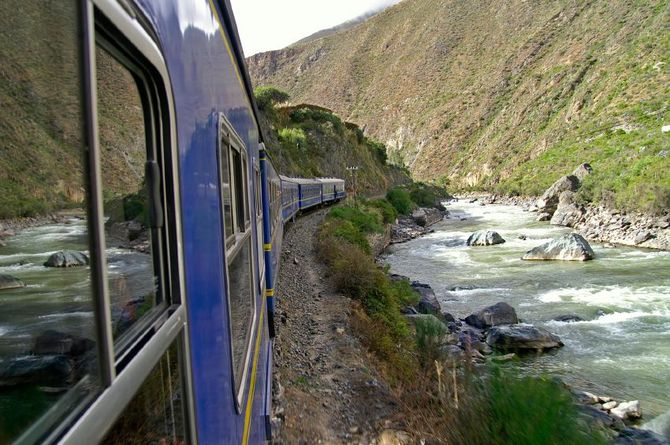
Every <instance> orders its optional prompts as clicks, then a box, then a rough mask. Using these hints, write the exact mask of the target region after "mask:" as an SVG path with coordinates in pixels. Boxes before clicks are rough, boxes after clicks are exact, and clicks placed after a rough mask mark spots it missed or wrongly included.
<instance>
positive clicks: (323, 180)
mask: <svg viewBox="0 0 670 445" xmlns="http://www.w3.org/2000/svg"><path fill="white" fill-rule="evenodd" d="M316 180H317V181H319V182H321V183H324V184H334V183H338V182H344V179H340V178H316Z"/></svg>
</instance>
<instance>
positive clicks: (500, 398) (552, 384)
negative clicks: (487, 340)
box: [444, 368, 605, 445]
mask: <svg viewBox="0 0 670 445" xmlns="http://www.w3.org/2000/svg"><path fill="white" fill-rule="evenodd" d="M462 386H463V387H462V388H460V393H461V394H462V395H463V396H462V397H461V398H460V403H459V406H458V409H457V410H452V411H451V415H449V416H447V422H446V425H444V429H445V432H446V435H447V437H446V439H448V441H449V443H467V444H473V445H479V444H481V445H484V444H487V445H488V444H491V445H512V444H521V443H523V444H529V445H533V444H537V445H542V444H568V443H569V444H584V445H586V444H604V443H605V440H604V437H603V436H602V434H601V433H600V432H599V431H593V430H591V429H590V428H589V426H588V425H586V424H585V423H581V422H579V421H578V418H579V413H578V411H577V408H576V406H575V404H574V402H573V400H572V397H571V395H570V392H569V391H568V390H567V389H566V388H565V387H564V386H563V384H562V383H560V382H558V381H556V380H553V379H550V378H547V377H528V376H525V377H518V376H516V375H514V374H512V372H506V371H504V370H502V369H500V368H491V369H489V370H488V371H486V372H484V373H483V374H481V375H478V376H473V375H469V376H466V378H465V379H464V381H463V383H462Z"/></svg>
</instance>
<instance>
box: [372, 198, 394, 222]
mask: <svg viewBox="0 0 670 445" xmlns="http://www.w3.org/2000/svg"><path fill="white" fill-rule="evenodd" d="M367 204H368V205H370V206H372V207H375V208H377V209H378V210H379V211H380V212H381V215H382V221H383V222H384V224H392V223H394V222H395V220H396V219H397V218H398V211H397V210H396V209H395V207H393V204H391V203H390V202H389V201H387V200H386V199H373V200H371V201H367Z"/></svg>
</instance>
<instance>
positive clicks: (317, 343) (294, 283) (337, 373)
mask: <svg viewBox="0 0 670 445" xmlns="http://www.w3.org/2000/svg"><path fill="white" fill-rule="evenodd" d="M328 211H329V210H326V209H324V210H318V211H316V212H313V213H310V214H308V215H305V216H304V217H302V218H299V219H298V220H297V221H296V222H294V223H292V224H290V225H289V226H288V227H287V229H286V233H285V236H284V244H283V246H284V247H283V252H282V261H281V269H280V271H279V281H278V283H277V291H278V295H279V297H278V299H277V316H276V322H277V337H276V339H275V351H274V364H275V373H274V383H273V402H274V403H273V428H274V430H275V431H274V437H275V438H276V442H277V443H384V442H382V438H386V439H384V440H391V438H393V440H395V442H386V443H403V440H405V439H407V441H408V440H409V435H408V434H406V433H404V432H403V431H405V430H406V424H405V422H404V420H403V417H402V416H401V415H400V409H399V400H398V398H397V396H396V394H395V392H394V391H393V390H392V389H391V387H390V386H389V385H388V384H387V383H386V380H385V378H384V377H383V376H382V374H381V373H380V372H379V371H378V370H377V365H376V360H375V357H374V356H373V355H371V354H370V352H369V350H368V349H367V348H366V347H365V346H364V345H363V344H362V342H361V340H360V338H359V336H358V335H357V333H356V327H355V325H356V319H357V317H356V313H358V312H359V311H360V305H358V304H357V302H356V301H354V300H352V299H350V298H349V297H347V296H345V295H344V294H343V293H342V292H340V291H339V290H337V288H336V286H335V285H334V283H333V275H332V272H331V271H330V270H329V268H328V267H327V266H326V265H324V264H323V263H322V262H321V261H320V260H319V259H318V256H317V251H316V246H315V243H316V233H317V231H318V228H319V226H320V224H321V223H322V221H323V220H324V217H325V215H326V213H327V212H328ZM403 438H405V439H403ZM404 443H409V442H404Z"/></svg>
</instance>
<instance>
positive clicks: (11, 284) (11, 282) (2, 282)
mask: <svg viewBox="0 0 670 445" xmlns="http://www.w3.org/2000/svg"><path fill="white" fill-rule="evenodd" d="M25 286H26V284H25V283H24V282H23V281H21V280H19V279H18V278H16V277H13V276H11V275H4V274H0V290H2V289H17V288H19V287H25Z"/></svg>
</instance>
